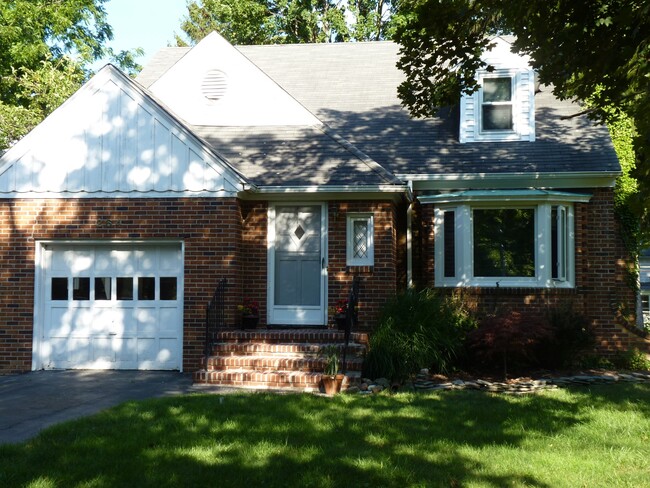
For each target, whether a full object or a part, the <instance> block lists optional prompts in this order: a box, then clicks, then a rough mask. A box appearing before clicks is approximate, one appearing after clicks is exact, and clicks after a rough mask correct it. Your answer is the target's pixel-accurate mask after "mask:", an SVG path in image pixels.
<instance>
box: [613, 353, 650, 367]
mask: <svg viewBox="0 0 650 488" xmlns="http://www.w3.org/2000/svg"><path fill="white" fill-rule="evenodd" d="M612 363H613V364H614V366H615V367H616V368H618V369H626V370H630V371H650V360H649V359H648V357H647V356H646V355H645V354H644V353H642V352H641V351H639V350H638V349H636V348H633V349H629V350H627V351H625V352H619V353H617V354H616V355H615V356H614V358H613V359H612Z"/></svg>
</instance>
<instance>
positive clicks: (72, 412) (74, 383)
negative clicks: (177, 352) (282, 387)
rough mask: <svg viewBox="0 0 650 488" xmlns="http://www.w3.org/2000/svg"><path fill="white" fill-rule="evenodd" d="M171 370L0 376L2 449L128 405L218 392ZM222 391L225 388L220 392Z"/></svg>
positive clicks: (38, 373) (0, 435) (49, 372)
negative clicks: (53, 427) (52, 427)
mask: <svg viewBox="0 0 650 488" xmlns="http://www.w3.org/2000/svg"><path fill="white" fill-rule="evenodd" d="M220 390H221V389H219V388H218V387H207V388H206V386H205V385H196V386H194V385H192V378H191V375H190V374H186V373H179V372H174V371H70V370H68V371H34V372H31V373H25V374H21V375H12V376H0V444H3V443H4V444H6V443H17V442H23V441H25V440H27V439H30V438H31V437H34V436H35V435H36V434H38V433H39V432H40V431H41V430H42V429H44V428H46V427H48V426H50V425H53V424H56V423H59V422H63V421H65V420H72V419H76V418H79V417H83V416H86V415H92V414H94V413H97V412H99V411H101V410H104V409H106V408H109V407H112V406H114V405H118V404H120V403H123V402H126V401H129V400H142V399H145V398H155V397H165V396H170V395H179V394H183V393H193V392H208V391H220ZM224 390H225V389H224Z"/></svg>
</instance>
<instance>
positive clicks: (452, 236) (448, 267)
mask: <svg viewBox="0 0 650 488" xmlns="http://www.w3.org/2000/svg"><path fill="white" fill-rule="evenodd" d="M455 215H456V212H453V211H450V212H445V216H444V230H443V232H444V249H445V278H451V277H454V276H456V229H455V225H456V224H455V220H456V219H455Z"/></svg>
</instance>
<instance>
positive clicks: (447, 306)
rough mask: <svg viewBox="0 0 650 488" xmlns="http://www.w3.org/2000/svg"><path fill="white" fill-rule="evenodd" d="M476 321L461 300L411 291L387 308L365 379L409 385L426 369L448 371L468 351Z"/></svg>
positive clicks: (367, 361) (371, 345)
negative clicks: (467, 338) (467, 342)
mask: <svg viewBox="0 0 650 488" xmlns="http://www.w3.org/2000/svg"><path fill="white" fill-rule="evenodd" d="M475 327H476V323H475V321H474V319H473V318H472V317H471V316H470V314H469V313H468V312H467V310H466V309H465V307H464V306H463V304H462V303H461V301H460V300H459V299H458V298H455V297H452V296H444V295H442V294H441V293H439V292H436V291H435V290H432V289H429V288H426V289H424V290H421V291H415V290H409V291H406V292H404V293H402V294H400V295H398V296H397V297H395V298H394V299H393V300H391V301H390V302H389V303H388V304H387V305H386V306H385V308H384V310H383V313H382V316H381V318H380V322H379V326H378V328H377V330H376V331H375V332H374V333H373V334H372V336H371V338H370V343H369V347H368V353H367V355H366V358H365V361H364V375H365V376H368V377H370V378H379V377H385V378H389V379H391V380H404V379H407V378H409V377H410V376H412V375H415V374H417V373H418V372H419V371H420V369H422V368H429V369H430V370H432V371H437V372H447V371H449V370H451V369H453V368H454V366H455V365H456V364H457V362H458V360H459V358H460V356H462V352H463V350H464V347H463V343H464V340H465V336H466V335H467V333H468V332H469V331H470V330H472V329H474V328H475Z"/></svg>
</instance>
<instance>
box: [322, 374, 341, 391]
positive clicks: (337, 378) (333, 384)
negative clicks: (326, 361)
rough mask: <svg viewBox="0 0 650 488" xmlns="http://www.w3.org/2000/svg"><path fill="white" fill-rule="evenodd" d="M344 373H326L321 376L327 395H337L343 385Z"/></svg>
mask: <svg viewBox="0 0 650 488" xmlns="http://www.w3.org/2000/svg"><path fill="white" fill-rule="evenodd" d="M343 378H345V375H343V374H335V375H329V374H324V375H323V376H322V377H321V383H322V385H323V391H324V392H325V394H326V395H336V394H337V393H339V392H340V391H341V385H342V384H343Z"/></svg>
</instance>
